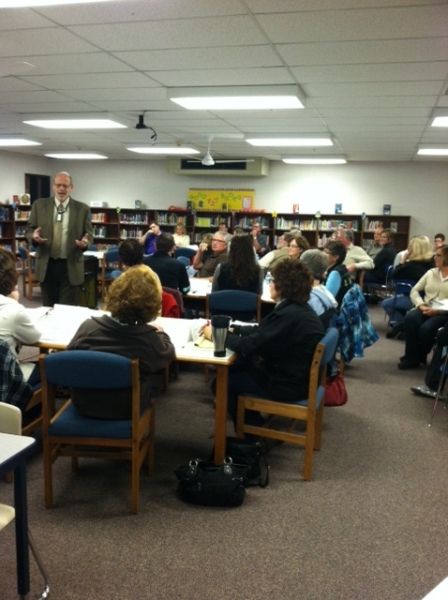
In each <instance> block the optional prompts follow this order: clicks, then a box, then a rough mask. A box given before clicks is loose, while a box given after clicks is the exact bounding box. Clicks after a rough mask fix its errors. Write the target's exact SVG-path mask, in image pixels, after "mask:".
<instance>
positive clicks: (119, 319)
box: [67, 266, 175, 419]
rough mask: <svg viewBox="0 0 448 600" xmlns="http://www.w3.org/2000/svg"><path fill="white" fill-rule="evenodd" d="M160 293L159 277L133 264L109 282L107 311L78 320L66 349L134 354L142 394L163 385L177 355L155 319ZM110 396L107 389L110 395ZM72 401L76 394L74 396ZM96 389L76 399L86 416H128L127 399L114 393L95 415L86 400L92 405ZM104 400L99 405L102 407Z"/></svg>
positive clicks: (144, 396)
mask: <svg viewBox="0 0 448 600" xmlns="http://www.w3.org/2000/svg"><path fill="white" fill-rule="evenodd" d="M160 304H161V295H160V289H159V282H158V278H157V276H155V275H154V273H152V272H151V271H150V269H148V268H145V267H140V266H139V267H134V268H131V269H128V270H127V271H125V272H124V273H123V274H122V275H120V277H118V278H117V279H115V281H113V282H112V283H111V285H110V287H109V290H108V296H107V301H106V310H108V311H110V316H109V315H103V316H101V317H91V318H90V319H87V320H86V321H84V323H82V324H81V325H80V327H79V329H78V331H77V332H76V333H75V335H74V337H73V339H72V340H71V342H70V343H69V345H68V347H67V348H68V350H97V351H102V352H111V353H113V354H120V355H121V356H127V357H128V358H138V359H139V364H140V377H141V384H142V399H145V400H147V399H148V398H149V394H150V392H151V391H154V390H158V389H160V388H162V387H163V381H164V369H165V368H166V367H167V366H168V365H169V364H170V362H171V361H172V360H173V359H174V358H175V351H174V346H173V344H172V343H171V340H170V338H169V337H168V335H167V334H166V333H165V332H164V331H163V329H162V328H161V327H160V326H159V325H156V324H148V323H149V322H150V321H153V320H154V319H155V318H156V317H157V315H158V314H159V311H160ZM109 396H110V394H109ZM74 400H75V399H74ZM94 400H95V394H93V395H92V397H90V398H88V394H84V393H83V394H82V396H78V398H77V401H75V404H76V406H77V408H78V410H79V411H80V412H81V413H82V414H84V415H86V416H96V417H98V418H111V419H119V418H129V409H130V405H129V399H128V398H127V397H125V398H123V396H121V397H120V396H119V395H118V394H114V397H113V399H112V398H111V399H110V405H109V408H107V411H106V412H104V413H102V414H93V412H92V411H93V410H94V409H93V408H92V410H89V407H88V406H86V403H87V404H88V405H89V404H93V403H94ZM105 406H107V405H102V410H104V409H105Z"/></svg>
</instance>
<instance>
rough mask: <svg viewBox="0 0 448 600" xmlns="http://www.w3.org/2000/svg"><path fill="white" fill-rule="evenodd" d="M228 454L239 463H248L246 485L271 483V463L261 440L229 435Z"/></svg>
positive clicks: (262, 485)
mask: <svg viewBox="0 0 448 600" xmlns="http://www.w3.org/2000/svg"><path fill="white" fill-rule="evenodd" d="M226 443H227V445H226V455H227V456H230V457H231V458H232V460H233V462H235V463H237V464H239V465H247V467H248V471H247V473H246V477H245V484H246V485H254V486H255V485H258V486H260V487H263V488H264V487H266V486H267V485H268V483H269V464H268V461H267V459H266V446H265V444H264V443H263V442H262V441H260V440H244V439H240V438H235V437H228V438H227V442H226Z"/></svg>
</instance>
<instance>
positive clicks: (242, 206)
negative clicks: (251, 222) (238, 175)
mask: <svg viewBox="0 0 448 600" xmlns="http://www.w3.org/2000/svg"><path fill="white" fill-rule="evenodd" d="M254 206H255V190H226V189H224V190H212V189H206V188H190V189H189V190H188V207H190V208H193V209H195V210H223V211H225V210H228V211H233V210H252V209H253V208H254Z"/></svg>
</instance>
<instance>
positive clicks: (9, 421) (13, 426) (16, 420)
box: [0, 402, 22, 435]
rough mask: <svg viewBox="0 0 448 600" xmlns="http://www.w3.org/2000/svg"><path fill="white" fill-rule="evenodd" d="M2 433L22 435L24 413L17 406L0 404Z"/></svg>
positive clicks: (0, 428)
mask: <svg viewBox="0 0 448 600" xmlns="http://www.w3.org/2000/svg"><path fill="white" fill-rule="evenodd" d="M0 433H11V434H13V435H21V433H22V411H21V410H20V408H18V407H17V406H13V405H12V404H6V402H0Z"/></svg>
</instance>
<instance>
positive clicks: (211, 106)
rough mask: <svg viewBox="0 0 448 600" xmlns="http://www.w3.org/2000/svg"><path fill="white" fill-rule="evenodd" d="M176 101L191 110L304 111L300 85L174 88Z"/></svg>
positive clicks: (172, 92)
mask: <svg viewBox="0 0 448 600" xmlns="http://www.w3.org/2000/svg"><path fill="white" fill-rule="evenodd" d="M168 97H169V99H170V100H171V101H172V102H175V103H176V104H179V105H180V106H182V107H183V108H187V109H188V110H273V109H295V108H304V95H303V92H302V91H301V90H300V88H299V87H298V86H296V85H275V86H258V85H253V86H232V87H207V88H206V87H197V88H186V87H185V88H170V89H169V90H168Z"/></svg>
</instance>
